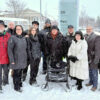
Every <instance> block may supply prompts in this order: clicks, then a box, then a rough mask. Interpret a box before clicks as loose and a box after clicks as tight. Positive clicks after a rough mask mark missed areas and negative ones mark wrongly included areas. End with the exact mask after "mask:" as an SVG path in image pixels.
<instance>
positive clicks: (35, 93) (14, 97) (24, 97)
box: [0, 61, 100, 100]
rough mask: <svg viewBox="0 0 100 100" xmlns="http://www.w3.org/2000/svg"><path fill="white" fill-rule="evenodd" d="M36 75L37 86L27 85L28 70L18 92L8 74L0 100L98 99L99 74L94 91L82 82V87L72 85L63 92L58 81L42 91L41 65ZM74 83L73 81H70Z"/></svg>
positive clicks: (62, 86)
mask: <svg viewBox="0 0 100 100" xmlns="http://www.w3.org/2000/svg"><path fill="white" fill-rule="evenodd" d="M41 65H42V61H41V63H40V70H39V74H38V77H37V81H38V84H39V87H36V86H34V85H33V86H30V85H29V82H28V81H29V72H28V76H27V79H26V81H25V82H24V83H23V88H22V90H23V92H22V93H19V92H16V91H14V89H13V84H12V78H11V76H9V85H8V86H5V87H3V93H2V94H0V100H100V90H99V87H100V76H99V87H98V90H97V91H96V92H92V91H91V90H90V89H91V87H88V88H87V87H86V86H85V85H84V84H86V83H87V82H88V80H87V81H85V82H84V83H83V89H82V90H80V91H78V90H77V89H76V88H77V87H76V86H73V87H72V90H71V91H70V92H65V89H64V85H65V84H59V83H50V84H49V91H43V90H42V89H41V86H42V85H43V84H44V83H45V76H44V75H42V74H41V71H42V70H41V69H42V68H41V67H42V66H41ZM70 83H72V84H75V81H73V80H72V81H70Z"/></svg>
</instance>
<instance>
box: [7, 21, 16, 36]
mask: <svg viewBox="0 0 100 100" xmlns="http://www.w3.org/2000/svg"><path fill="white" fill-rule="evenodd" d="M14 28H15V24H14V22H9V23H8V29H7V32H8V33H10V34H11V35H14V34H15V33H14Z"/></svg>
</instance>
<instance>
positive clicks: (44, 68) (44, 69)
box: [43, 56, 47, 71]
mask: <svg viewBox="0 0 100 100" xmlns="http://www.w3.org/2000/svg"><path fill="white" fill-rule="evenodd" d="M46 70H47V57H46V56H43V71H46Z"/></svg>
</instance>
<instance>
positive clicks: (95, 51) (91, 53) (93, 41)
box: [85, 26, 100, 91]
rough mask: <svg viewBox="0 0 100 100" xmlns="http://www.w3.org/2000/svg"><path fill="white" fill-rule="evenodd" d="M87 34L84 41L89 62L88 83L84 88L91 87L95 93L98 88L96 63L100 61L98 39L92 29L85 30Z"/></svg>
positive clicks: (99, 41)
mask: <svg viewBox="0 0 100 100" xmlns="http://www.w3.org/2000/svg"><path fill="white" fill-rule="evenodd" d="M86 31H87V34H86V35H85V39H86V41H87V43H88V61H89V77H90V81H89V83H88V84H86V86H91V85H93V87H92V89H91V90H92V91H95V90H96V89H97V86H98V63H99V59H100V37H99V36H97V35H96V34H94V32H93V28H92V27H91V26H88V27H87V28H86Z"/></svg>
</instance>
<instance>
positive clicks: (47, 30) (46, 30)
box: [40, 19, 51, 74]
mask: <svg viewBox="0 0 100 100" xmlns="http://www.w3.org/2000/svg"><path fill="white" fill-rule="evenodd" d="M50 30H51V21H50V19H46V21H45V26H44V29H43V30H41V31H40V34H41V35H42V39H41V44H42V45H43V46H42V52H43V74H46V70H47V62H46V61H47V57H46V56H45V50H44V45H45V36H46V35H47V34H48V33H50Z"/></svg>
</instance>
